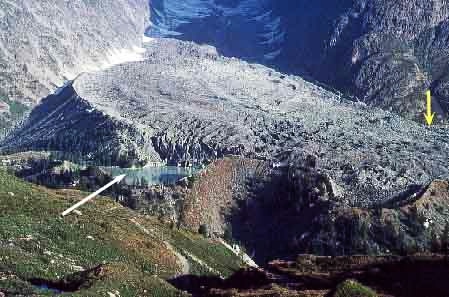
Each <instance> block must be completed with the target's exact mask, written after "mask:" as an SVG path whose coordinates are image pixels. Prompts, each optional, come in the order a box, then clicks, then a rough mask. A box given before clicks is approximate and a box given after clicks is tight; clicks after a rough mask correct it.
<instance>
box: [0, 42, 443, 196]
mask: <svg viewBox="0 0 449 297" xmlns="http://www.w3.org/2000/svg"><path fill="white" fill-rule="evenodd" d="M281 76H284V75H282V74H281V73H277V72H276V71H274V70H272V69H269V68H266V67H264V66H260V65H254V64H248V63H246V62H242V61H240V60H237V59H228V58H223V57H221V56H219V55H217V54H216V52H215V51H214V49H213V48H211V47H201V46H198V45H195V44H193V43H185V42H180V41H175V40H168V39H167V40H166V39H160V40H155V41H153V42H152V43H150V44H149V45H148V46H147V53H146V60H145V61H141V62H133V63H128V64H123V65H118V66H115V67H112V68H110V69H107V70H105V71H101V72H97V73H91V74H83V75H81V76H80V77H79V78H78V79H77V80H75V82H74V83H73V86H68V87H67V88H66V89H65V90H64V91H63V92H61V93H60V94H58V95H53V96H50V97H48V98H47V99H45V100H44V101H43V102H42V104H41V105H40V106H38V107H37V108H36V109H35V110H34V111H33V112H32V113H31V116H30V119H29V121H28V123H27V124H26V125H24V127H23V128H22V129H21V130H19V131H17V132H16V133H15V134H14V135H11V137H9V138H8V139H7V140H6V141H4V143H3V145H2V151H4V152H13V151H20V150H30V149H39V150H48V149H52V150H61V151H66V152H71V153H79V154H80V155H83V156H85V157H87V158H89V157H90V158H92V159H94V160H102V161H103V162H105V161H108V162H113V163H123V162H125V163H126V162H130V161H132V160H135V161H141V162H146V161H149V160H152V161H158V160H165V159H167V160H168V161H169V163H173V164H176V163H178V162H185V161H189V162H192V163H196V164H198V163H203V162H207V161H209V160H212V159H215V158H219V157H221V156H224V155H229V154H230V155H243V156H246V157H253V158H260V159H268V160H270V161H271V160H272V161H273V162H275V161H276V160H282V159H283V158H285V157H283V156H288V155H290V154H291V152H294V153H295V154H297V153H298V152H299V153H301V154H304V155H313V156H315V157H316V168H317V169H318V170H319V172H320V174H321V175H322V176H326V179H328V181H329V182H330V183H331V185H332V184H334V186H332V188H335V189H336V191H335V192H334V193H333V194H335V195H337V193H340V197H336V199H337V198H338V199H342V200H345V201H348V203H349V204H350V205H371V204H373V203H380V202H383V201H386V200H389V199H393V198H395V197H396V196H397V195H400V194H401V193H402V192H403V191H406V190H407V189H408V188H409V187H410V186H413V185H425V184H427V183H429V182H430V181H431V180H433V179H435V178H437V177H447V175H448V167H447V164H448V160H449V158H448V152H449V147H448V145H449V135H448V132H447V128H446V127H443V126H434V127H432V128H428V127H426V126H424V125H420V124H417V123H415V122H412V121H409V120H405V119H403V118H401V117H399V116H397V115H394V114H392V113H389V112H384V111H382V110H380V109H377V108H371V107H367V106H366V105H364V104H361V103H353V102H350V101H347V100H345V99H343V98H341V96H339V95H336V94H334V93H331V92H329V91H326V90H324V89H322V88H320V87H318V86H316V85H313V84H311V83H308V82H306V81H304V80H303V79H301V78H300V77H295V76H285V77H284V78H283V79H280V77H281ZM292 86H295V88H292ZM276 162H277V161H276ZM276 162H275V163H276Z"/></svg>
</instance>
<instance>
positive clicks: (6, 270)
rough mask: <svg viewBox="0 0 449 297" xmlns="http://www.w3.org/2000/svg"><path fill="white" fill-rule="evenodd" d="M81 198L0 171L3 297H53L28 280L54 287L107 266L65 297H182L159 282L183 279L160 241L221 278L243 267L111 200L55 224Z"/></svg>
mask: <svg viewBox="0 0 449 297" xmlns="http://www.w3.org/2000/svg"><path fill="white" fill-rule="evenodd" d="M10 193H14V196H12V195H11V194H10ZM83 196H84V195H83V193H80V192H77V191H52V190H48V189H45V188H42V187H37V186H34V185H31V184H28V183H25V182H23V181H21V180H19V179H17V178H15V177H13V176H11V175H9V174H7V173H6V172H4V171H2V170H1V169H0V292H5V293H7V295H8V293H9V294H11V295H13V294H17V295H24V296H38V295H39V296H40V295H43V296H46V295H51V293H50V292H46V291H44V290H40V289H36V288H35V287H33V286H32V285H31V284H30V283H29V282H27V281H26V280H28V279H32V278H43V279H48V280H58V279H60V278H62V277H64V276H66V275H69V274H71V273H74V272H76V271H77V269H78V270H79V269H80V268H79V267H82V268H83V269H88V268H92V267H95V266H96V265H99V264H104V267H103V271H104V276H103V277H102V278H101V279H98V280H96V281H94V282H93V285H92V286H91V287H90V288H86V289H83V290H80V291H78V292H76V293H70V294H69V293H67V295H70V296H72V295H73V296H109V295H108V292H114V291H115V290H117V291H119V292H120V296H121V297H124V296H181V293H180V292H178V291H177V290H176V289H174V288H173V287H171V286H170V285H168V284H167V283H166V282H165V281H164V279H165V278H169V277H172V276H174V275H176V274H178V273H179V272H180V271H181V267H180V261H179V260H178V258H177V257H176V255H175V254H174V253H173V251H171V250H170V249H169V248H168V247H167V245H166V243H164V241H166V242H168V243H170V244H171V245H172V246H174V248H175V249H176V251H178V252H179V253H180V254H190V255H194V256H195V258H197V259H200V260H201V261H202V262H204V263H206V264H207V265H208V266H209V267H212V268H213V269H215V270H216V271H218V272H220V273H221V274H222V275H224V276H226V275H229V274H230V273H231V272H232V271H233V270H235V269H236V268H237V267H238V266H239V265H240V261H239V259H237V258H236V257H235V256H233V255H232V253H230V252H229V251H228V250H226V249H225V248H224V247H222V246H221V245H219V244H218V243H214V242H211V241H209V240H206V239H204V238H202V237H200V236H198V235H195V234H191V233H188V232H186V231H178V230H171V229H170V228H169V227H168V226H165V225H163V224H161V223H160V222H158V221H157V220H155V219H154V218H150V217H142V216H139V215H137V214H135V213H133V212H132V211H131V210H128V209H126V208H123V207H121V206H120V205H118V204H116V203H115V202H113V201H111V200H109V199H96V200H95V201H94V202H93V203H89V204H88V205H86V206H83V207H82V208H81V209H80V210H81V211H82V215H81V216H76V215H71V216H68V217H66V218H64V219H62V218H60V217H59V214H60V213H61V212H62V211H63V210H64V209H65V208H67V207H68V206H70V205H71V204H72V203H73V202H75V201H76V200H78V199H80V198H82V197H83ZM135 222H137V224H136V223H135ZM189 262H190V261H189ZM202 270H204V269H203V268H202V267H201V265H199V264H197V263H191V272H192V273H195V272H202ZM155 274H157V276H155Z"/></svg>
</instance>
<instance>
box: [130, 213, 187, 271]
mask: <svg viewBox="0 0 449 297" xmlns="http://www.w3.org/2000/svg"><path fill="white" fill-rule="evenodd" d="M130 221H131V222H132V223H133V224H134V225H136V226H137V227H138V228H139V229H140V230H142V231H143V232H144V233H145V234H148V235H153V236H156V237H157V235H156V234H154V233H152V232H150V230H148V229H147V228H145V227H144V226H142V225H141V224H140V223H139V222H138V221H136V219H135V218H133V219H130ZM162 242H163V243H164V245H165V247H166V248H167V250H169V251H171V252H172V253H173V254H174V255H175V256H176V258H177V259H178V263H179V264H180V266H181V273H179V274H178V275H176V276H179V275H184V274H189V273H190V264H189V261H188V260H187V258H186V257H184V256H183V255H182V254H181V253H179V252H178V251H176V249H175V247H173V246H172V245H171V244H170V243H169V242H167V241H165V240H162Z"/></svg>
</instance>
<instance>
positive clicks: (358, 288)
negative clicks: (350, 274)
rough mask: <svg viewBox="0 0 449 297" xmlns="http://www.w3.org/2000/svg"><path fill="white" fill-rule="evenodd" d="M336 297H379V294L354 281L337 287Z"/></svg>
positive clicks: (345, 282)
mask: <svg viewBox="0 0 449 297" xmlns="http://www.w3.org/2000/svg"><path fill="white" fill-rule="evenodd" d="M334 297H377V294H376V292H374V291H373V290H371V289H370V288H368V287H365V286H363V285H361V284H360V283H358V282H356V281H354V280H346V281H344V282H343V283H341V284H340V285H339V286H338V287H337V291H336V292H335V294H334Z"/></svg>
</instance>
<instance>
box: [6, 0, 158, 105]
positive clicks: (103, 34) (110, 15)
mask: <svg viewBox="0 0 449 297" xmlns="http://www.w3.org/2000/svg"><path fill="white" fill-rule="evenodd" d="M148 18H149V7H148V1H146V0H132V1H129V0H119V1H101V2H98V1H49V0H45V1H44V0H43V1H38V2H36V1H26V0H20V1H3V2H2V3H1V4H0V31H1V32H2V34H0V57H1V58H0V69H1V71H0V94H3V95H5V96H7V97H8V98H9V99H10V100H19V101H21V102H26V103H28V104H34V103H36V102H37V101H38V100H39V99H41V98H43V97H46V96H47V95H48V94H49V93H50V92H52V91H54V90H55V89H56V88H57V87H60V86H62V85H63V84H64V82H65V81H66V80H68V79H73V78H75V77H76V76H77V75H78V74H80V73H82V72H86V71H92V70H96V69H102V68H104V67H105V66H107V65H110V64H114V63H115V62H116V60H117V59H119V60H123V58H124V57H125V56H130V58H132V57H134V59H135V57H137V56H139V55H138V52H139V50H138V48H139V47H140V46H141V44H142V38H143V34H144V32H145V29H146V28H147V25H148Z"/></svg>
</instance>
